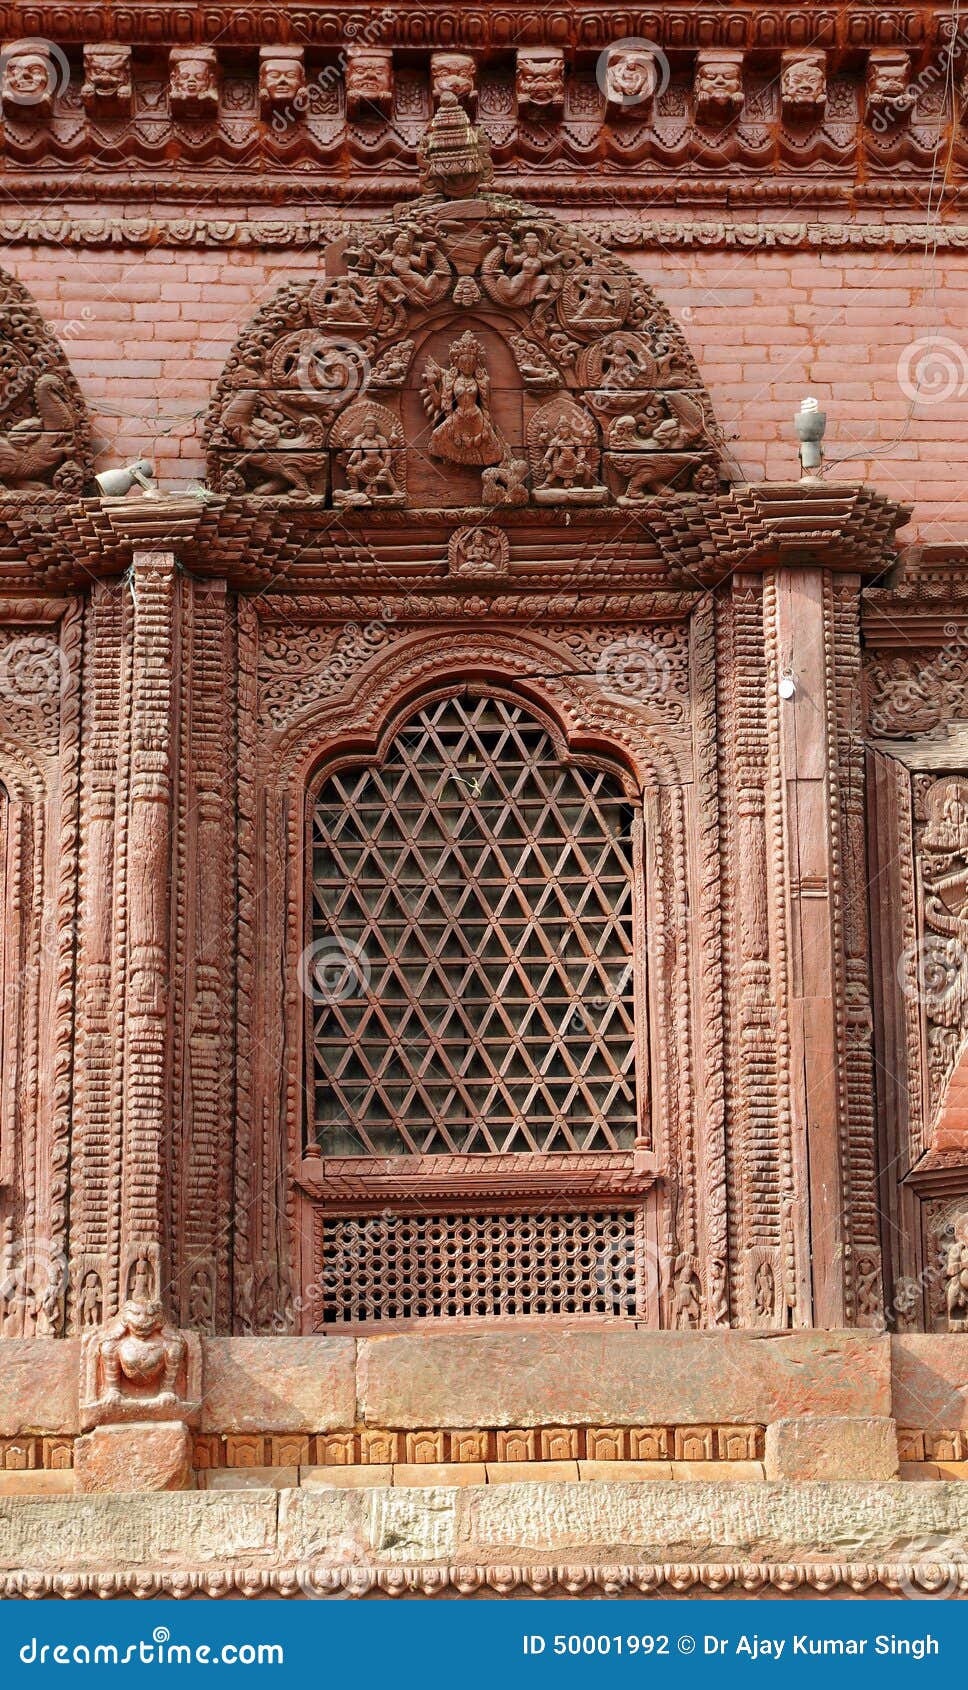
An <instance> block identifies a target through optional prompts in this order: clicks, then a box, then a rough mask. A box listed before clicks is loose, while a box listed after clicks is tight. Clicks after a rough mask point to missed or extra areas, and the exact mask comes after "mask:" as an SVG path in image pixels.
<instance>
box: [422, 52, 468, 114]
mask: <svg viewBox="0 0 968 1690" xmlns="http://www.w3.org/2000/svg"><path fill="white" fill-rule="evenodd" d="M430 92H431V97H432V99H433V102H434V107H435V109H436V107H437V106H439V105H440V104H441V103H442V101H443V97H444V95H445V94H452V95H453V96H454V98H455V99H456V100H457V102H458V104H459V105H462V106H463V107H464V110H465V111H467V112H470V114H471V116H472V117H473V116H474V113H475V112H476V110H477V64H476V62H475V60H474V59H472V58H471V55H470V54H469V53H431V55H430Z"/></svg>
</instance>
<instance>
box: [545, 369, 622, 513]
mask: <svg viewBox="0 0 968 1690" xmlns="http://www.w3.org/2000/svg"><path fill="white" fill-rule="evenodd" d="M528 456H529V458H530V460H531V481H532V486H533V488H534V501H535V504H538V505H568V504H579V505H598V504H602V503H603V502H604V500H605V499H606V498H607V497H608V490H607V488H605V487H603V486H601V485H600V484H599V482H598V469H599V464H600V462H601V453H600V451H599V447H598V430H597V429H596V427H595V424H594V422H593V420H592V418H591V417H590V416H589V415H588V412H587V411H584V410H583V409H582V408H581V406H580V405H578V404H576V403H575V401H574V399H571V398H570V397H569V396H568V395H567V394H562V395H561V396H560V397H558V398H555V399H549V400H548V401H547V402H546V403H545V404H544V405H541V406H539V408H538V409H537V410H536V411H535V413H534V416H533V417H532V418H531V421H530V422H529V424H528Z"/></svg>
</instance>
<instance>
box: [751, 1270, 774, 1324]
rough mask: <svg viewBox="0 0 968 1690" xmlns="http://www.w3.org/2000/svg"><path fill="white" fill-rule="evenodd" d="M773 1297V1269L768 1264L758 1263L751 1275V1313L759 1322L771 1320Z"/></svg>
mask: <svg viewBox="0 0 968 1690" xmlns="http://www.w3.org/2000/svg"><path fill="white" fill-rule="evenodd" d="M774 1297H775V1289H774V1284H773V1269H772V1268H771V1267H770V1264H769V1262H760V1265H759V1267H758V1268H757V1270H756V1272H755V1274H754V1275H753V1313H754V1314H755V1315H758V1316H759V1318H760V1319H761V1320H770V1319H772V1316H773V1306H774Z"/></svg>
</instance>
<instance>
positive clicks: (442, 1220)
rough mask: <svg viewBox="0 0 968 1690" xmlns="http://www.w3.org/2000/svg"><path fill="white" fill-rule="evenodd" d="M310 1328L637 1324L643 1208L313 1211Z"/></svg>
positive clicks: (639, 1310) (641, 1310)
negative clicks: (523, 1321)
mask: <svg viewBox="0 0 968 1690" xmlns="http://www.w3.org/2000/svg"><path fill="white" fill-rule="evenodd" d="M315 1224H316V1229H317V1238H316V1249H315V1260H316V1263H317V1272H316V1275H315V1278H314V1280H313V1295H312V1297H311V1299H310V1300H311V1303H312V1307H313V1309H314V1325H315V1330H316V1331H319V1330H321V1329H322V1328H324V1327H327V1326H333V1325H360V1324H362V1325H366V1324H369V1323H373V1322H381V1321H404V1320H427V1319H430V1320H434V1319H437V1320H439V1319H465V1320H466V1319H483V1320H495V1319H498V1320H500V1319H507V1318H511V1317H514V1316H521V1315H524V1316H528V1317H529V1318H532V1319H533V1318H535V1317H542V1316H553V1315H567V1316H570V1317H572V1318H575V1317H579V1316H582V1315H598V1316H602V1317H607V1318H611V1319H614V1318H626V1319H628V1318H634V1317H635V1316H637V1315H641V1314H642V1313H643V1312H644V1311H643V1308H642V1306H641V1302H640V1293H639V1286H640V1281H641V1274H640V1273H639V1272H638V1271H637V1265H636V1264H637V1255H638V1246H637V1242H636V1240H637V1229H638V1228H639V1227H640V1226H641V1210H638V1211H637V1210H635V1209H609V1210H604V1211H601V1210H599V1211H585V1212H582V1213H579V1214H569V1213H557V1212H553V1213H550V1214H548V1213H541V1214H530V1215H529V1214H476V1213H449V1214H434V1215H423V1214H416V1215H394V1216H391V1217H385V1216H383V1215H371V1216H359V1217H341V1216H328V1215H325V1214H323V1212H322V1211H321V1210H317V1211H316V1215H315Z"/></svg>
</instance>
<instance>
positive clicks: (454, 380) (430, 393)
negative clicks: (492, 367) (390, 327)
mask: <svg viewBox="0 0 968 1690" xmlns="http://www.w3.org/2000/svg"><path fill="white" fill-rule="evenodd" d="M421 393H422V395H423V401H424V408H425V410H426V412H427V415H428V416H429V417H430V418H431V419H432V421H433V422H434V425H435V426H434V430H433V433H432V434H431V436H430V441H429V444H428V450H429V452H430V455H431V457H433V458H443V459H444V460H445V461H446V462H447V463H452V464H499V463H500V462H501V459H502V458H503V457H504V445H503V442H502V440H501V437H500V435H499V434H498V432H497V429H496V428H495V426H494V424H493V422H492V420H491V414H490V400H491V378H490V376H489V375H488V373H487V365H486V364H485V362H484V348H483V347H482V345H481V343H480V341H479V340H478V339H477V337H476V336H475V335H473V334H471V333H470V331H468V332H467V333H466V334H462V335H461V337H460V339H459V340H455V341H453V342H452V344H451V346H450V349H449V352H448V362H447V366H446V368H443V369H442V368H441V366H440V365H439V364H438V363H437V362H436V360H435V359H433V358H428V360H427V362H426V364H425V365H424V371H423V384H422V386H421Z"/></svg>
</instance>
